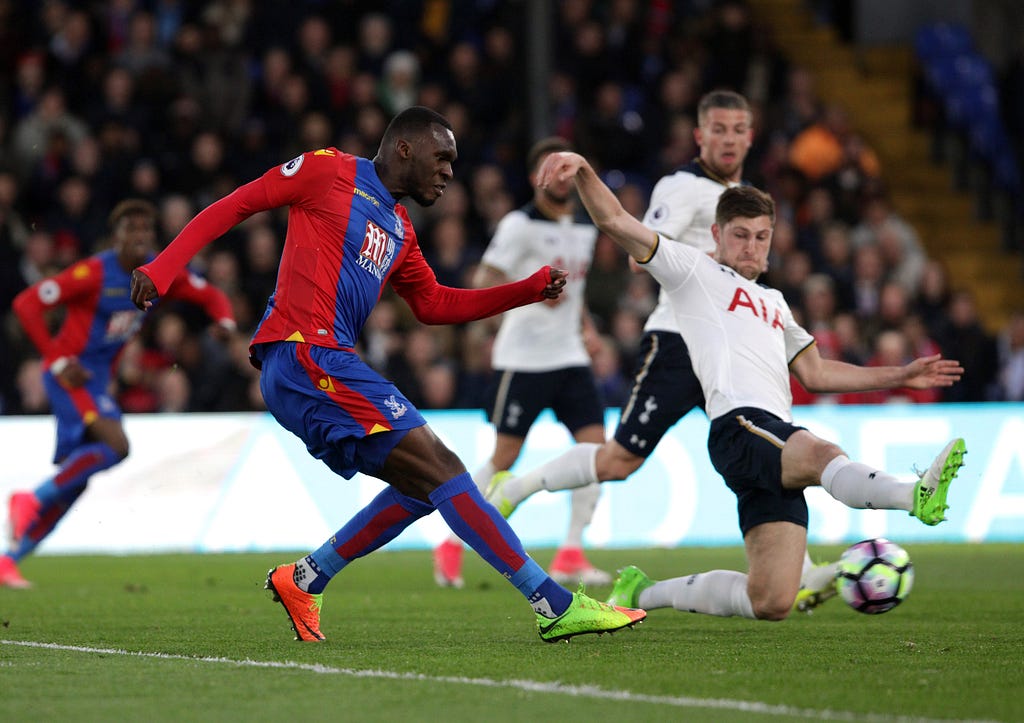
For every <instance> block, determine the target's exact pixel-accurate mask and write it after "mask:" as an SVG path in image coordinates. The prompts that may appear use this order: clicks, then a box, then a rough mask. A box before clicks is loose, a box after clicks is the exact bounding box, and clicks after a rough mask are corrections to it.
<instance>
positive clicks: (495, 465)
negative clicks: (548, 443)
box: [433, 432, 525, 588]
mask: <svg viewBox="0 0 1024 723" xmlns="http://www.w3.org/2000/svg"><path fill="white" fill-rule="evenodd" d="M524 441H525V438H524V437H520V436H517V435H514V434H504V433H501V432H499V433H498V434H497V435H496V437H495V440H494V452H493V454H492V455H491V458H490V459H489V460H487V462H485V463H484V465H483V466H482V467H481V468H480V469H478V470H477V471H476V473H475V474H474V475H473V482H475V483H476V486H477V489H479V490H480V491H481V492H484V491H486V490H487V488H488V487H489V486H490V484H491V479H492V478H493V477H494V475H495V473H496V472H499V471H501V470H507V469H509V468H511V467H512V465H513V464H515V461H516V460H517V459H518V458H519V453H520V451H522V448H523V442H524ZM433 556H434V582H436V583H437V584H438V585H439V586H440V587H454V588H461V587H462V586H463V585H464V584H465V582H464V580H463V579H462V540H460V539H459V537H458V535H456V534H454V533H452V534H451V535H449V536H448V537H447V538H446V539H445V540H444V541H443V542H441V543H440V544H439V545H438V546H437V547H435V548H434V555H433Z"/></svg>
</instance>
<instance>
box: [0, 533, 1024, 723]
mask: <svg viewBox="0 0 1024 723" xmlns="http://www.w3.org/2000/svg"><path fill="white" fill-rule="evenodd" d="M905 547H906V548H907V550H908V551H909V552H910V555H911V557H912V559H913V561H914V564H915V566H916V572H917V578H916V581H915V586H914V589H913V591H912V592H911V594H910V596H909V597H908V599H907V601H906V602H905V603H904V604H903V605H901V606H900V607H898V608H897V609H895V610H893V611H892V612H890V613H887V614H884V615H878V616H867V615H860V614H858V613H856V612H854V611H852V610H850V609H849V608H847V607H846V606H845V605H844V604H843V603H842V602H841V601H839V600H838V599H836V600H832V601H830V602H829V603H828V604H827V605H825V606H824V607H822V608H821V609H819V610H818V611H816V612H815V613H814V614H813V615H810V616H807V615H794V616H792V617H790V619H789V620H787V621H785V622H782V623H768V622H758V621H749V620H741V619H719V618H714V617H709V616H703V615H693V614H688V613H681V612H677V611H674V610H656V611H652V612H651V613H650V615H649V616H648V619H647V621H646V622H645V623H643V624H642V625H640V626H638V627H637V628H636V630H625V631H621V632H619V633H616V634H614V635H611V636H608V635H605V636H601V637H597V636H585V637H581V638H577V639H576V640H574V641H573V642H571V643H570V644H565V643H561V644H553V645H548V644H545V643H544V642H542V641H541V640H540V638H539V637H537V634H536V630H535V624H534V622H533V614H532V612H531V611H530V609H529V608H528V607H527V605H526V604H525V602H524V601H523V600H522V598H521V597H520V596H519V594H518V593H517V592H516V591H515V590H514V589H512V588H511V586H509V585H507V584H506V583H505V582H504V581H502V580H500V579H499V578H498V577H497V575H496V574H495V573H494V572H493V571H491V570H490V568H488V567H486V566H485V565H484V564H483V563H482V562H481V561H480V560H479V559H478V558H476V557H475V556H474V555H473V554H472V553H471V552H467V556H466V568H465V577H466V583H467V585H466V588H465V589H463V590H448V589H444V590H443V589H439V588H437V587H435V586H434V583H433V580H432V575H431V569H430V555H429V553H427V552H422V551H415V552H380V553H377V554H374V555H372V556H370V557H368V558H367V559H364V560H360V561H357V562H356V563H354V564H352V565H351V566H350V567H349V568H347V569H346V570H345V571H344V572H343V573H342V574H341V575H340V576H339V577H338V578H337V579H336V580H335V581H334V582H333V583H332V584H331V586H330V587H329V588H328V590H327V594H326V595H325V602H324V610H323V624H322V628H323V631H324V634H325V635H326V636H327V642H326V643H323V644H303V643H298V642H295V641H293V640H292V633H291V630H290V628H289V627H288V622H287V619H286V617H285V615H284V612H283V610H282V609H281V607H280V606H279V605H277V604H274V603H272V602H271V601H270V597H269V595H270V594H269V593H268V592H266V591H264V590H263V589H262V586H263V580H264V576H265V573H266V570H267V569H268V568H269V567H270V566H271V565H273V564H277V563H281V562H289V561H291V560H293V559H294V558H295V557H296V555H288V554H284V555H281V554H275V555H256V554H252V555H249V554H246V555H160V556H151V557H150V556H129V557H35V558H30V559H29V560H27V561H25V563H24V565H23V571H24V573H25V575H26V576H27V577H29V578H30V579H32V580H33V581H34V582H35V583H36V585H35V588H34V589H32V590H28V591H14V590H5V589H0V640H2V642H0V720H2V721H43V720H75V721H110V720H145V721H147V722H155V721H181V720H210V721H253V720H274V721H281V720H285V721H288V720H294V721H298V720H304V719H311V718H325V719H326V718H329V719H333V720H342V721H347V720H351V721H392V720H403V721H419V720H424V721H428V720H429V721H441V720H443V721H504V720H509V721H512V720H523V721H549V720H586V721H618V722H619V723H621V722H623V721H665V720H687V721H703V720H707V721H740V720H743V721H747V720H847V721H888V720H907V721H910V720H1001V721H1019V720H1024V703H1022V702H1021V693H1020V691H1021V689H1022V686H1024V672H1022V671H1024V545H1011V544H988V545H905ZM841 549H842V548H841V547H829V548H822V547H815V548H813V549H812V556H814V557H815V558H816V559H826V558H828V559H834V558H835V556H837V555H838V553H839V552H840V551H841ZM551 554H552V553H551V551H550V550H538V551H535V557H536V559H537V560H538V562H540V563H541V564H546V563H547V562H549V561H550V558H551ZM591 557H592V559H593V560H594V562H595V563H597V564H599V565H601V566H604V567H606V568H609V569H613V568H616V567H621V566H622V565H625V564H628V563H634V564H638V565H640V566H641V567H642V568H644V570H645V571H647V572H648V573H649V574H651V575H652V576H653V577H656V578H664V577H673V576H678V575H682V574H685V573H690V572H699V571H701V570H706V569H713V568H733V569H743V565H744V562H743V552H742V550H741V549H738V548H713V549H708V548H676V549H670V550H599V551H595V552H594V553H592V555H591ZM591 592H592V593H594V594H595V595H596V596H598V597H603V596H605V595H606V594H607V592H608V590H607V589H601V588H595V589H593V590H592V591H591Z"/></svg>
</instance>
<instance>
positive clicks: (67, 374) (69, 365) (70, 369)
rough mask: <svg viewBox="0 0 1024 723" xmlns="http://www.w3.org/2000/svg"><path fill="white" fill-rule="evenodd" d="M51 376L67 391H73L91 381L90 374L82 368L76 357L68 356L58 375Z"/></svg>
mask: <svg viewBox="0 0 1024 723" xmlns="http://www.w3.org/2000/svg"><path fill="white" fill-rule="evenodd" d="M53 376H54V377H55V378H56V379H57V381H58V382H60V384H61V386H63V387H65V388H67V389H75V388H77V387H81V386H84V385H85V383H86V382H87V381H89V380H90V379H92V372H91V371H89V370H88V369H86V368H85V367H84V366H82V363H81V362H80V361H78V357H73V356H70V357H67V361H66V362H65V364H64V367H63V369H61V370H60V373H59V374H54V375H53Z"/></svg>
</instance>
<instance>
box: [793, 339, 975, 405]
mask: <svg viewBox="0 0 1024 723" xmlns="http://www.w3.org/2000/svg"><path fill="white" fill-rule="evenodd" d="M790 370H791V371H792V372H793V374H794V375H795V376H796V378H797V379H799V380H800V383H801V384H803V385H804V387H805V388H806V389H807V391H809V392H812V393H814V394H838V393H843V392H870V391H874V390H876V389H898V388H900V387H909V388H911V389H929V388H931V387H950V386H953V384H955V383H956V382H957V381H959V380H960V376H961V375H962V374H963V373H964V370H963V367H961V366H960V362H958V361H955V360H953V359H943V358H942V356H941V355H940V354H935V355H933V356H927V357H921V358H920V359H915V360H914V361H912V362H910V363H909V364H906V365H904V366H901V367H898V366H884V367H862V366H857V365H856V364H847V363H846V362H841V361H836V360H834V359H823V358H822V357H821V354H819V353H818V348H817V346H815V345H811V346H810V347H808V348H807V349H806V350H805V351H804V352H802V353H801V354H800V355H799V356H798V357H797V358H796V359H794V360H793V361H792V362H791V363H790Z"/></svg>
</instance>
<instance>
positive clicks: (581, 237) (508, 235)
mask: <svg viewBox="0 0 1024 723" xmlns="http://www.w3.org/2000/svg"><path fill="white" fill-rule="evenodd" d="M568 150H570V146H569V144H568V142H567V141H565V140H564V139H562V138H557V137H555V138H547V139H544V140H542V141H539V142H538V143H537V144H536V145H534V146H533V148H532V149H531V150H530V152H529V154H528V155H527V168H528V169H529V172H530V180H531V183H533V185H534V195H533V200H532V201H531V202H530V203H528V204H527V205H526V206H524V207H523V208H520V209H517V210H515V211H512V212H511V213H509V214H508V215H507V216H505V217H504V218H503V219H502V220H501V221H500V222H499V223H498V227H497V229H496V230H495V232H494V237H493V238H492V239H491V242H490V244H489V245H488V247H487V250H486V251H485V252H484V256H483V259H482V260H481V264H480V268H479V270H478V271H477V273H476V276H475V277H474V279H473V285H474V286H477V287H489V286H496V285H498V284H501V283H505V282H506V281H507V280H508V279H515V278H519V277H520V276H521V273H520V271H521V270H522V269H525V268H529V269H530V270H531V272H532V270H533V269H534V268H536V266H535V264H536V262H537V261H538V260H544V261H543V263H542V264H541V265H544V264H554V265H555V266H556V267H558V268H561V269H566V270H568V271H569V276H568V278H567V281H566V285H565V289H564V291H563V292H562V295H561V296H560V297H559V298H558V299H556V300H554V301H551V302H545V303H543V304H534V305H532V306H530V307H528V308H527V307H523V308H520V309H513V310H512V311H508V312H506V313H505V314H504V315H503V316H502V319H501V327H500V328H499V330H498V334H497V337H496V338H495V340H494V349H493V352H492V359H491V366H492V367H493V368H494V370H495V372H496V379H495V383H494V384H493V385H492V388H491V390H490V395H489V397H490V398H489V401H488V409H487V411H488V414H489V416H490V420H491V423H492V424H493V425H494V428H495V430H496V432H497V437H496V440H495V447H494V452H493V454H492V455H491V458H490V459H489V460H488V461H487V462H486V463H485V464H484V465H483V466H482V467H481V468H480V469H479V470H477V471H476V473H475V474H474V475H473V479H474V480H475V481H476V483H477V486H478V487H479V488H480V489H481V490H485V489H486V488H487V487H488V485H489V484H490V482H491V480H492V478H494V477H495V475H496V474H497V475H507V474H508V472H507V471H506V470H508V469H510V468H511V467H512V465H513V464H514V463H515V461H516V459H518V458H519V453H520V451H521V450H522V448H523V442H524V441H525V439H526V435H527V433H528V432H529V431H530V427H531V426H533V423H534V422H535V421H536V419H537V416H538V415H539V414H540V413H541V412H542V411H543V410H544V409H545V408H548V407H550V408H551V409H552V410H553V411H554V413H555V416H556V417H557V418H558V420H559V421H560V422H561V423H562V424H563V425H565V427H566V429H568V430H569V432H570V433H571V434H572V436H573V438H574V439H575V440H576V442H577V443H583V444H589V445H590V446H596V445H599V444H601V443H602V442H603V441H604V407H603V405H602V402H601V395H600V393H599V392H598V389H597V383H596V382H595V380H594V374H593V372H592V371H591V367H590V355H589V354H588V353H587V349H586V344H585V341H584V336H585V333H591V334H593V333H596V332H595V331H594V330H593V329H592V328H591V327H590V320H589V318H588V317H587V314H586V309H585V308H584V306H583V291H584V285H585V282H586V275H587V270H588V269H589V268H590V262H591V258H592V257H593V254H594V243H595V241H596V240H597V229H596V228H594V225H593V224H592V223H591V222H590V220H589V219H588V218H587V216H586V214H585V213H583V212H582V210H581V209H579V208H578V207H577V204H576V200H575V193H574V192H573V186H572V180H571V179H567V180H566V181H564V182H562V183H552V184H550V185H549V186H548V187H547V188H540V187H538V186H537V185H536V172H537V169H538V168H539V167H540V164H541V163H542V162H543V161H544V159H545V158H546V157H547V156H548V155H549V154H551V153H553V152H556V151H568ZM499 479H500V477H499ZM600 495H601V486H600V485H599V484H597V481H596V480H595V481H594V483H593V484H589V485H586V486H583V487H578V488H576V489H574V490H573V491H572V505H571V514H570V519H569V529H568V532H567V534H566V537H565V540H564V542H563V543H562V545H561V546H560V547H559V549H558V552H557V553H556V554H555V557H554V559H553V560H552V562H551V567H550V570H549V572H550V574H551V577H552V578H553V579H554V580H556V581H558V582H561V583H562V584H571V583H575V582H577V581H582V582H584V583H585V584H587V585H606V584H608V583H610V582H611V581H612V578H611V575H609V574H608V573H607V572H605V571H604V570H599V569H597V568H595V567H594V566H593V565H592V564H591V563H590V562H589V561H588V560H587V558H586V555H585V554H584V553H583V531H584V529H585V528H586V527H587V525H589V524H590V521H591V519H592V518H593V516H594V509H595V507H596V506H597V502H598V498H599V497H600ZM434 579H435V581H436V582H437V584H438V585H441V586H443V587H462V584H463V580H462V541H461V540H459V538H457V537H455V536H454V535H452V536H450V537H449V538H448V539H446V540H445V541H444V542H442V543H441V544H440V545H438V546H437V547H436V548H435V549H434Z"/></svg>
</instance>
